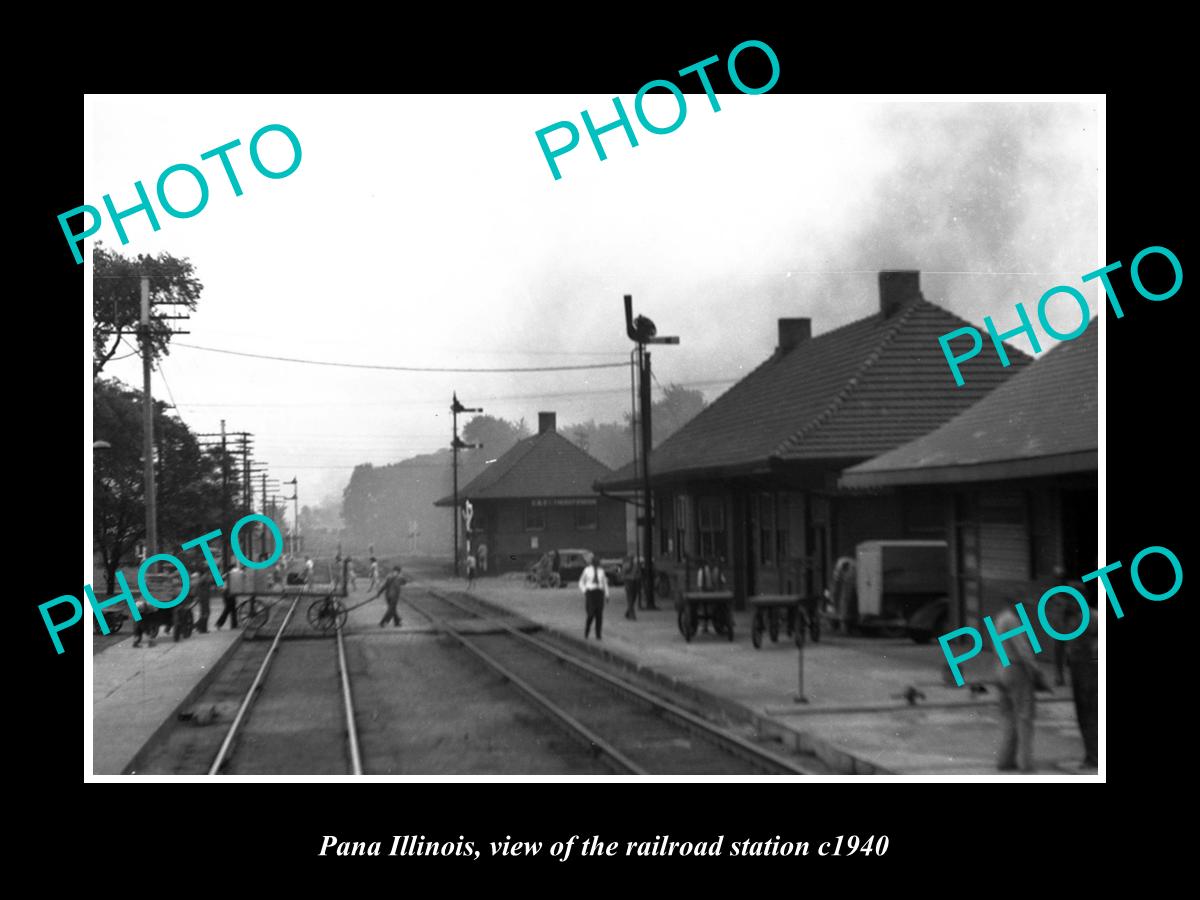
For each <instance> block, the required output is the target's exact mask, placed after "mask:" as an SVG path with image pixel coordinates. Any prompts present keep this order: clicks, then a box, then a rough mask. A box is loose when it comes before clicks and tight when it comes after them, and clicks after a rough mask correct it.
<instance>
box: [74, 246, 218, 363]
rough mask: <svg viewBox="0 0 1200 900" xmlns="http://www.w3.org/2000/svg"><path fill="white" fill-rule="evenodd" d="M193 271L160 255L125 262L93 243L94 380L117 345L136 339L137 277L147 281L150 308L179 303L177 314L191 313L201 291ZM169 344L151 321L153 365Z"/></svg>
mask: <svg viewBox="0 0 1200 900" xmlns="http://www.w3.org/2000/svg"><path fill="white" fill-rule="evenodd" d="M194 273H195V269H194V267H193V266H192V264H191V263H190V262H189V261H188V260H187V259H176V258H175V257H174V256H171V254H169V253H166V252H163V253H160V254H158V256H150V255H149V254H146V253H143V254H140V255H139V256H138V257H136V258H135V259H129V258H128V257H124V256H122V255H121V254H119V253H115V252H113V251H110V250H108V249H106V248H105V247H104V246H103V244H101V243H97V244H96V246H95V248H94V249H93V252H92V278H93V290H92V316H93V318H94V319H95V326H94V330H93V332H92V375H93V377H98V376H99V375H100V373H101V372H102V371H103V370H104V366H105V365H106V364H107V363H108V361H109V360H110V359H112V358H113V355H114V354H115V353H116V352H117V348H118V347H119V346H120V345H121V339H122V338H127V339H128V340H129V342H130V343H132V342H133V339H134V338H136V336H137V334H138V329H139V322H140V321H141V314H142V287H141V277H142V276H143V275H145V276H149V278H150V302H151V304H154V303H167V302H172V303H178V304H181V306H179V307H175V309H181V310H182V309H186V310H189V311H190V310H194V309H195V308H196V301H197V300H198V299H199V297H200V292H201V291H202V290H204V285H202V284H201V283H200V282H199V280H198V279H196V278H195V275H194ZM170 340H171V329H170V327H169V323H167V322H163V321H161V320H155V319H153V317H152V318H151V322H150V327H149V341H150V347H151V354H152V356H153V358H154V359H158V358H159V357H162V356H166V355H167V353H168V352H169V351H168V344H169V342H170Z"/></svg>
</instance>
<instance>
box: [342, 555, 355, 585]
mask: <svg viewBox="0 0 1200 900" xmlns="http://www.w3.org/2000/svg"><path fill="white" fill-rule="evenodd" d="M343 565H344V566H345V577H344V578H343V579H342V583H343V584H345V585H346V586H347V587H346V592H347V593H349V592H350V591H357V590H358V576H357V575H355V574H354V560H353V559H352V558H351V557H349V556H347V557H346V560H345V562H344V563H343Z"/></svg>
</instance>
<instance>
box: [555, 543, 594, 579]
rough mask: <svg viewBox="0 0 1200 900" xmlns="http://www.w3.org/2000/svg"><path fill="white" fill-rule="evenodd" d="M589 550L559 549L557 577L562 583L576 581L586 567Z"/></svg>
mask: <svg viewBox="0 0 1200 900" xmlns="http://www.w3.org/2000/svg"><path fill="white" fill-rule="evenodd" d="M590 552H591V551H589V550H559V551H558V577H559V578H560V579H561V580H562V583H563V584H564V585H566V584H571V583H575V582H578V581H579V579H580V577H581V576H582V575H583V570H584V569H586V568H587V554H588V553H590Z"/></svg>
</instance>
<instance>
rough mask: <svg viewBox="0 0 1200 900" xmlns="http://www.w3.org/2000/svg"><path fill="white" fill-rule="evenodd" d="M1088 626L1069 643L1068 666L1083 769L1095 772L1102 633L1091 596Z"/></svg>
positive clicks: (1074, 621) (1076, 618)
mask: <svg viewBox="0 0 1200 900" xmlns="http://www.w3.org/2000/svg"><path fill="white" fill-rule="evenodd" d="M1088 607H1089V616H1088V625H1087V629H1086V630H1085V631H1084V633H1083V634H1081V635H1080V636H1079V637H1077V638H1075V639H1074V640H1072V641H1070V642H1069V643H1067V665H1068V667H1069V668H1070V672H1071V693H1072V694H1073V695H1074V699H1075V719H1076V721H1078V722H1079V731H1080V734H1081V735H1082V736H1083V764H1082V768H1085V769H1095V768H1097V767H1098V766H1099V763H1100V737H1099V687H1100V685H1099V678H1100V647H1099V639H1100V630H1099V625H1098V624H1097V614H1096V606H1095V602H1094V601H1093V600H1092V598H1091V597H1090V596H1089V597H1088ZM1081 615H1082V610H1079V609H1078V608H1077V610H1076V613H1075V615H1074V617H1073V619H1072V620H1069V623H1068V624H1069V627H1067V628H1066V629H1065V630H1064V633H1067V634H1069V633H1070V632H1072V631H1074V630H1075V629H1076V628H1078V627H1079V620H1080V616H1081Z"/></svg>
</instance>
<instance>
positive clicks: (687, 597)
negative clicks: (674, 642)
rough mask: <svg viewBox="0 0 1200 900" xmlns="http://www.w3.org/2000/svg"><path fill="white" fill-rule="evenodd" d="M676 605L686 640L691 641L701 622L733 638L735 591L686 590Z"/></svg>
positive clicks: (681, 629) (680, 628)
mask: <svg viewBox="0 0 1200 900" xmlns="http://www.w3.org/2000/svg"><path fill="white" fill-rule="evenodd" d="M676 605H677V606H678V608H679V631H680V632H681V633H682V634H683V639H684V640H685V641H688V642H689V643H690V642H691V640H692V638H694V637H695V636H696V632H697V631H698V630H699V627H700V623H701V622H703V623H705V625H706V626H707V625H709V624H711V625H712V627H713V630H714V631H715V632H716V633H717V634H723V635H725V637H726V638H727V639H728V640H731V641H732V640H733V591H684V592H683V593H682V594H681V595H680V599H679V600H678V602H677V604H676Z"/></svg>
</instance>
